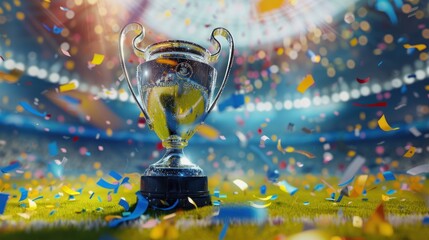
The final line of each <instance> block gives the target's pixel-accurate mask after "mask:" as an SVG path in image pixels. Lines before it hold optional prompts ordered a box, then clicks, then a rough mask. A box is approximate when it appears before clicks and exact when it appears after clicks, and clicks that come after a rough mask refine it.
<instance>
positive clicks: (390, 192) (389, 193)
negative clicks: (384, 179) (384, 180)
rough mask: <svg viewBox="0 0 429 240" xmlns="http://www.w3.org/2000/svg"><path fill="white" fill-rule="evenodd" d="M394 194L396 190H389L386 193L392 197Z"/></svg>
mask: <svg viewBox="0 0 429 240" xmlns="http://www.w3.org/2000/svg"><path fill="white" fill-rule="evenodd" d="M395 193H396V190H393V189H390V190H389V191H387V192H386V194H387V195H393V194H395Z"/></svg>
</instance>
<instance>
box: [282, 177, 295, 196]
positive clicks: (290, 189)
mask: <svg viewBox="0 0 429 240" xmlns="http://www.w3.org/2000/svg"><path fill="white" fill-rule="evenodd" d="M278 185H279V186H283V187H285V189H286V191H287V192H288V193H289V194H290V195H291V196H293V195H294V194H295V193H296V192H298V188H296V187H294V186H292V185H290V184H289V183H288V182H286V180H283V181H281V182H279V183H278Z"/></svg>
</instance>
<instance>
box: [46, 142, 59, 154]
mask: <svg viewBox="0 0 429 240" xmlns="http://www.w3.org/2000/svg"><path fill="white" fill-rule="evenodd" d="M48 149H49V155H51V156H57V155H58V146H57V142H55V141H54V142H50V143H49V144H48Z"/></svg>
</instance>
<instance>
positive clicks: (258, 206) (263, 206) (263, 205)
mask: <svg viewBox="0 0 429 240" xmlns="http://www.w3.org/2000/svg"><path fill="white" fill-rule="evenodd" d="M249 203H250V206H252V207H254V208H267V207H269V206H270V205H271V202H269V203H267V204H257V203H254V202H252V201H249Z"/></svg>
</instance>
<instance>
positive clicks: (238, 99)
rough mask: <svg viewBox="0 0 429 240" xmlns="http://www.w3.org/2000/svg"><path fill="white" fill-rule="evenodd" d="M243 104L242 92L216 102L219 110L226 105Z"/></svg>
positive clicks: (238, 105) (235, 106)
mask: <svg viewBox="0 0 429 240" xmlns="http://www.w3.org/2000/svg"><path fill="white" fill-rule="evenodd" d="M243 105H244V95H243V94H232V95H231V96H230V97H229V98H227V99H225V100H224V101H223V102H221V103H219V104H218V109H219V112H222V111H224V110H225V109H226V108H227V107H229V106H231V107H233V108H239V107H241V106H243Z"/></svg>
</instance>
